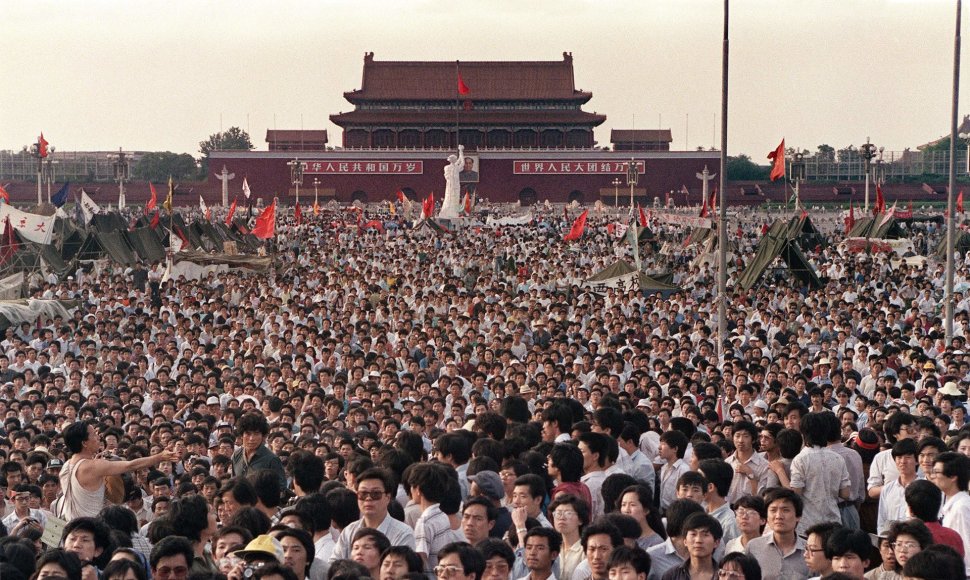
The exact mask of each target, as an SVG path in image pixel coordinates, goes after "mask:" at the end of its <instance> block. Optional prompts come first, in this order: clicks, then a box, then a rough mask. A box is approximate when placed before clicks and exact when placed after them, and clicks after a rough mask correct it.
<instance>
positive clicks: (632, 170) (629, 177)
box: [626, 157, 640, 212]
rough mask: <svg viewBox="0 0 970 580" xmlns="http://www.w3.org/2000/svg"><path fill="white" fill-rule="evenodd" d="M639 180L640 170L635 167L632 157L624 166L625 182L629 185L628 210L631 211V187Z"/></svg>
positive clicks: (635, 163)
mask: <svg viewBox="0 0 970 580" xmlns="http://www.w3.org/2000/svg"><path fill="white" fill-rule="evenodd" d="M639 180H640V170H639V169H637V162H636V160H635V159H633V158H632V157H631V158H630V164H629V165H628V166H627V168H626V184H627V185H629V186H630V211H631V212H632V211H633V187H634V186H635V185H636V184H637V182H638V181H639Z"/></svg>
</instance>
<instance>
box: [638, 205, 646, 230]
mask: <svg viewBox="0 0 970 580" xmlns="http://www.w3.org/2000/svg"><path fill="white" fill-rule="evenodd" d="M637 212H638V213H639V214H640V215H639V218H640V221H639V224H640V227H641V228H645V227H647V223H649V222H648V220H647V214H645V213H644V212H643V208H642V207H641V206H640V204H639V203H638V204H637Z"/></svg>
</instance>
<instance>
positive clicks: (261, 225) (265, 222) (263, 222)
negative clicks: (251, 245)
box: [251, 197, 276, 240]
mask: <svg viewBox="0 0 970 580" xmlns="http://www.w3.org/2000/svg"><path fill="white" fill-rule="evenodd" d="M251 233H252V234H253V235H254V236H256V237H257V238H259V239H261V240H266V239H269V238H272V237H273V236H274V235H276V198H275V197H274V198H273V202H272V203H270V204H269V206H268V207H267V208H266V209H264V210H263V213H261V214H259V217H257V218H256V225H254V226H253V230H252V232H251Z"/></svg>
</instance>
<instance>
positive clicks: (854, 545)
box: [825, 528, 872, 560]
mask: <svg viewBox="0 0 970 580" xmlns="http://www.w3.org/2000/svg"><path fill="white" fill-rule="evenodd" d="M850 553H851V554H855V555H856V556H859V558H860V559H862V560H869V559H870V554H871V553H872V540H870V539H869V534H867V533H866V532H863V531H862V530H852V529H849V528H839V529H837V530H835V531H834V532H832V535H830V536H829V539H828V541H826V542H825V557H826V558H828V559H829V560H831V559H832V558H837V557H839V556H844V555H846V554H850Z"/></svg>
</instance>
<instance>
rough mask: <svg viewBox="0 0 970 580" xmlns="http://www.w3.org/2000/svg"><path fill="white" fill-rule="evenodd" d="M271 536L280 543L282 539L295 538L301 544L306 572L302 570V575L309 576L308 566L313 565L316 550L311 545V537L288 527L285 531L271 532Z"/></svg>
mask: <svg viewBox="0 0 970 580" xmlns="http://www.w3.org/2000/svg"><path fill="white" fill-rule="evenodd" d="M272 536H273V537H274V538H276V539H277V540H279V541H281V542H282V541H283V538H296V540H297V541H298V542H300V543H301V544H303V550H304V551H305V552H306V570H304V571H303V573H304V575H306V576H309V574H310V566H311V565H313V558H314V557H315V556H316V549H315V547H314V545H313V536H311V535H310V533H309V532H307V531H306V530H301V529H299V528H290V527H287V528H286V529H285V530H279V531H276V532H273V533H272Z"/></svg>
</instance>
